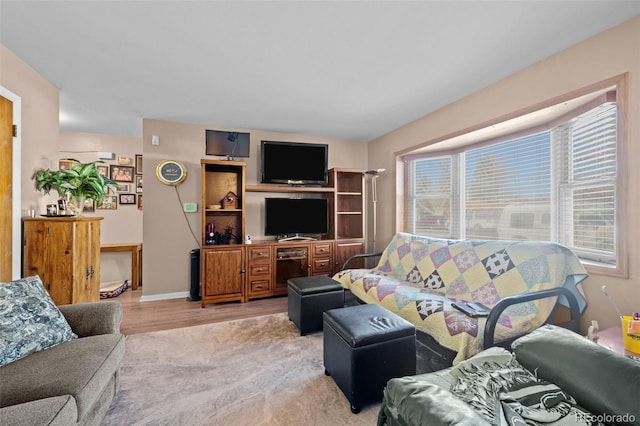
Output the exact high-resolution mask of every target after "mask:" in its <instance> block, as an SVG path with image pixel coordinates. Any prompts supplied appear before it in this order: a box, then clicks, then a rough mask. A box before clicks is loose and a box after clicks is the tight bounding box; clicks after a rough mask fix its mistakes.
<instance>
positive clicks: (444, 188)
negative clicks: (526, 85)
mask: <svg viewBox="0 0 640 426" xmlns="http://www.w3.org/2000/svg"><path fill="white" fill-rule="evenodd" d="M617 118H618V105H617V103H616V99H615V90H609V91H608V93H606V95H604V96H601V97H598V98H597V99H595V101H594V99H591V100H590V101H589V102H586V101H585V102H583V103H582V104H581V105H580V107H579V108H577V107H576V108H574V109H573V110H571V111H570V112H569V113H567V112H563V113H562V114H559V117H553V119H552V120H550V121H548V122H546V123H545V124H544V125H536V126H532V127H531V128H530V129H529V130H526V129H525V130H524V131H523V129H517V131H514V132H512V133H511V135H512V136H509V134H506V135H501V136H500V137H499V138H493V139H490V140H484V141H473V140H472V139H471V140H467V142H466V143H465V144H462V145H459V146H457V147H456V148H454V149H451V148H449V149H446V150H442V149H441V150H435V149H434V150H433V151H434V152H426V153H422V154H412V155H410V156H407V157H406V165H407V167H406V172H407V182H408V188H407V201H408V203H407V214H406V218H407V224H408V228H409V229H408V230H409V231H410V232H414V233H417V234H422V235H431V236H435V237H442V238H467V239H506V240H544V241H556V242H559V243H561V244H564V245H566V246H568V247H569V248H571V249H572V250H573V251H574V252H575V253H576V254H577V255H578V256H579V257H580V258H582V259H584V260H586V261H589V262H593V263H597V264H600V265H604V266H606V265H610V266H611V265H613V266H615V265H616V262H617V261H618V257H619V256H620V253H619V246H618V244H617V239H616V229H617V226H619V225H618V223H617V219H616V218H617V217H618V216H617V214H616V213H617V205H618V203H617V186H618V173H619V170H618V166H617V164H618V161H617V157H618V155H619V153H618V123H617ZM449 146H453V145H451V144H450V145H449Z"/></svg>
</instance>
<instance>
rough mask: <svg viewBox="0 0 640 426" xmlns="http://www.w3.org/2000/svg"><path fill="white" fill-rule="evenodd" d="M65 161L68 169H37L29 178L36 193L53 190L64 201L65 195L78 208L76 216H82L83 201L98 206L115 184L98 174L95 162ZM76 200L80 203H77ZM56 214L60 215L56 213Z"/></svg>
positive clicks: (46, 192)
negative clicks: (68, 162)
mask: <svg viewBox="0 0 640 426" xmlns="http://www.w3.org/2000/svg"><path fill="white" fill-rule="evenodd" d="M66 161H70V162H71V165H70V167H69V168H68V169H65V170H50V169H38V170H36V171H35V172H34V173H33V175H32V176H31V178H32V179H33V180H34V183H35V188H36V190H38V191H43V192H44V193H45V194H49V193H50V192H51V190H52V189H54V190H55V191H56V192H57V193H58V194H59V195H60V197H62V198H63V199H65V200H66V196H67V194H68V195H69V196H71V197H72V199H73V200H74V205H75V206H80V208H78V209H76V214H77V215H82V206H83V205H84V200H94V201H96V203H97V204H98V205H100V204H102V201H103V199H104V196H105V194H106V192H107V190H108V188H109V187H115V185H116V184H115V182H113V181H112V180H110V179H108V178H106V177H104V176H102V175H101V174H100V171H99V170H98V167H97V166H96V162H90V163H81V162H79V161H78V160H74V159H68V160H66ZM78 200H80V201H82V202H81V203H79V202H78ZM47 214H48V212H47ZM58 214H60V213H59V212H58Z"/></svg>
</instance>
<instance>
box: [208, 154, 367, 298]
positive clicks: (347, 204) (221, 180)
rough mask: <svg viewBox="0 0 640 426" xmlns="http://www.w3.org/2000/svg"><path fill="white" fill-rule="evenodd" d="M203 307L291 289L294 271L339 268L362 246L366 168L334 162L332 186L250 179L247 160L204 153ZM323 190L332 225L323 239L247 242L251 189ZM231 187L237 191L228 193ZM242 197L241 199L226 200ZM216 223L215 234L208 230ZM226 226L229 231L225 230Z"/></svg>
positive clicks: (324, 272)
mask: <svg viewBox="0 0 640 426" xmlns="http://www.w3.org/2000/svg"><path fill="white" fill-rule="evenodd" d="M201 166H202V250H201V256H200V268H201V269H200V271H201V281H202V307H205V305H207V304H210V303H220V302H229V301H240V302H248V301H249V300H251V299H258V298H264V297H272V296H281V295H286V294H287V280H288V279H289V278H294V277H300V276H309V275H329V276H331V275H333V274H334V273H335V272H338V271H339V270H340V269H341V267H342V264H343V263H344V261H345V260H346V259H347V258H349V257H350V256H352V255H354V254H357V253H363V252H364V244H365V240H364V235H365V219H364V218H365V198H364V171H363V170H356V169H343V168H333V169H331V170H329V183H328V185H327V186H326V187H298V186H285V185H282V186H280V185H246V182H245V170H246V163H244V162H240V161H220V160H206V159H203V160H201ZM247 191H249V192H276V193H295V194H296V196H300V195H304V194H313V193H315V194H320V195H321V196H322V197H325V198H327V200H328V205H329V232H328V233H327V234H326V235H323V238H326V239H319V240H294V241H286V242H278V241H275V240H265V241H253V242H252V244H245V243H244V242H245V236H246V235H245V234H246V232H245V220H246V210H245V208H246V205H245V200H246V198H245V195H246V192H247ZM230 194H231V195H230ZM234 195H235V196H236V199H237V202H235V203H233V202H227V203H224V200H226V199H227V197H228V196H230V197H231V198H233V196H234ZM211 223H215V229H216V232H217V234H216V235H214V236H212V235H210V232H209V231H211V227H210V225H209V224H211ZM225 231H226V232H225Z"/></svg>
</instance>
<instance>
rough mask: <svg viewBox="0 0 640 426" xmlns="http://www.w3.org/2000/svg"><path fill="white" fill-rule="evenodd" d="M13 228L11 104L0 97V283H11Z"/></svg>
mask: <svg viewBox="0 0 640 426" xmlns="http://www.w3.org/2000/svg"><path fill="white" fill-rule="evenodd" d="M12 228H13V102H11V101H10V100H8V99H6V98H4V97H2V96H0V281H3V282H4V281H11V276H12V271H11V267H12V259H13V256H12V247H13V243H12Z"/></svg>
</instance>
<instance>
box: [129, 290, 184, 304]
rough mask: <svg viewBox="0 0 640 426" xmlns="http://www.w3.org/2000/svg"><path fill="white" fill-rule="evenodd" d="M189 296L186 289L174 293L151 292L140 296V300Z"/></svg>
mask: <svg viewBox="0 0 640 426" xmlns="http://www.w3.org/2000/svg"><path fill="white" fill-rule="evenodd" d="M183 297H184V298H186V297H189V292H188V291H178V292H175V293H163V294H152V295H150V296H144V295H142V296H141V297H140V301H141V302H153V301H154V300H168V299H182V298H183Z"/></svg>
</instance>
